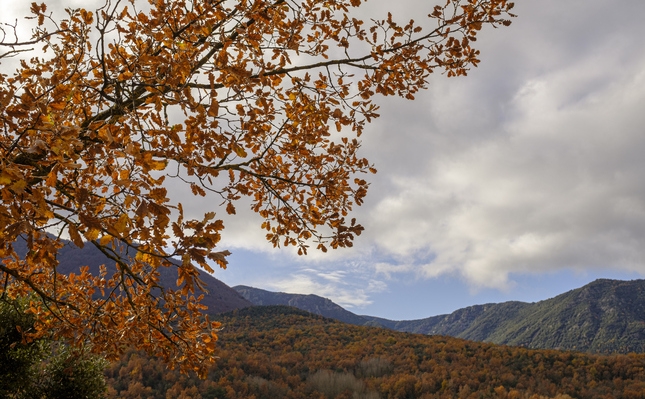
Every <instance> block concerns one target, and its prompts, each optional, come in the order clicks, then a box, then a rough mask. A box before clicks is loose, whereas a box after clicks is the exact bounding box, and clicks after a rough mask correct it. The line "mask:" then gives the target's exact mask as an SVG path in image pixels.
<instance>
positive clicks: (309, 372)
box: [108, 306, 645, 399]
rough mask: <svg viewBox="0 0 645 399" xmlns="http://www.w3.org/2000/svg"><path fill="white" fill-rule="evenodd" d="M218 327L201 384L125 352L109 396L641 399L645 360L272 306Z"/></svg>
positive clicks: (112, 376) (229, 317) (112, 371)
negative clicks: (398, 328)
mask: <svg viewBox="0 0 645 399" xmlns="http://www.w3.org/2000/svg"><path fill="white" fill-rule="evenodd" d="M220 321H221V322H222V323H223V325H224V329H223V330H222V332H221V334H220V337H221V341H220V350H219V352H218V356H219V360H218V362H217V365H216V366H215V367H213V368H211V369H210V371H209V373H208V378H207V379H206V380H204V381H200V380H197V379H192V378H190V377H187V376H181V375H179V374H177V373H175V372H172V371H169V370H167V369H166V368H165V367H164V365H163V364H162V363H161V362H159V361H158V360H157V359H149V358H146V357H145V356H143V355H142V354H140V353H137V352H134V351H132V352H129V353H128V354H126V356H124V357H123V358H122V359H121V360H120V361H119V362H116V363H113V364H112V366H111V367H110V368H109V370H108V382H109V385H110V395H111V397H114V398H117V397H118V398H126V399H127V398H138V397H141V398H166V397H173V398H203V399H213V398H222V399H223V398H227V399H233V398H256V399H260V398H267V399H269V398H303V399H304V398H317V399H324V398H348V399H349V398H366V399H376V398H460V399H468V398H473V399H474V398H518V399H519V398H530V399H540V398H556V397H557V398H567V397H572V398H590V399H591V398H594V399H597V398H607V399H609V398H643V397H645V355H613V356H602V355H588V354H583V353H578V352H564V351H556V350H529V349H525V348H518V347H506V346H497V345H492V344H485V343H477V342H469V341H465V340H461V339H457V338H449V337H441V336H424V335H417V334H409V333H400V332H393V331H388V330H384V329H380V328H372V327H360V326H352V325H347V324H343V323H340V322H337V321H333V320H330V319H326V318H322V317H320V316H314V315H311V314H309V313H306V312H303V311H300V310H296V309H293V308H286V307H280V306H276V307H273V306H270V307H254V308H247V309H242V310H239V311H236V312H234V313H231V314H228V315H226V316H223V317H221V318H220ZM166 395H168V396H166ZM567 395H568V396H567Z"/></svg>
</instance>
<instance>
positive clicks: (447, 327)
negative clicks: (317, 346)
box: [233, 279, 645, 353]
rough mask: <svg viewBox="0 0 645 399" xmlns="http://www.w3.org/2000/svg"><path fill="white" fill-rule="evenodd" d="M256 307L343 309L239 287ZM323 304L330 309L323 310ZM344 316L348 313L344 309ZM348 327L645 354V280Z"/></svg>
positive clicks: (356, 319)
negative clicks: (545, 297) (423, 316)
mask: <svg viewBox="0 0 645 399" xmlns="http://www.w3.org/2000/svg"><path fill="white" fill-rule="evenodd" d="M233 289H235V290H237V291H238V292H240V294H241V295H242V296H244V297H245V298H246V299H247V300H249V301H250V302H252V303H253V304H254V305H256V306H257V305H289V306H294V307H297V308H299V309H302V310H306V311H309V312H311V313H315V314H319V315H322V316H325V317H330V318H335V319H337V320H340V319H339V318H337V317H335V316H334V314H333V313H329V312H326V309H328V308H333V309H334V312H336V313H339V312H340V311H339V310H338V309H337V308H340V309H342V307H340V306H339V305H336V304H334V303H333V302H331V301H330V300H329V299H326V298H322V297H318V296H316V295H302V294H287V293H273V292H271V291H266V290H260V289H257V288H252V287H247V286H236V287H233ZM321 300H325V301H328V302H330V303H331V304H333V305H335V307H334V306H332V305H330V304H328V305H326V306H320V303H321ZM343 310H344V309H343ZM344 311H345V312H344V313H342V314H343V317H344V318H345V320H341V321H345V322H348V323H351V324H356V325H367V326H376V327H384V328H389V329H391V330H395V331H401V332H410V333H418V334H427V335H448V336H452V337H457V338H463V339H467V340H472V341H481V342H491V343H495V344H504V345H512V346H522V347H527V348H541V349H569V350H579V351H585V352H594V353H628V352H640V353H642V352H645V280H630V281H624V280H610V279H598V280H596V281H593V282H591V283H589V284H587V285H585V286H583V287H580V288H577V289H574V290H570V291H567V292H565V293H563V294H560V295H557V296H555V297H553V298H549V299H545V300H543V301H539V302H533V303H528V302H519V301H509V302H502V303H488V304H483V305H473V306H469V307H465V308H461V309H458V310H456V311H455V312H452V313H450V314H444V315H437V316H432V317H428V318H424V319H417V320H389V319H384V318H379V317H374V316H366V315H356V314H354V313H352V312H349V311H347V310H344Z"/></svg>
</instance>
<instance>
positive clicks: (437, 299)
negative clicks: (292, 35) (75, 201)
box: [0, 0, 645, 320]
mask: <svg viewBox="0 0 645 399" xmlns="http://www.w3.org/2000/svg"><path fill="white" fill-rule="evenodd" d="M22 3H23V2H22V1H17V0H10V1H9V2H8V3H5V1H3V4H8V7H7V6H5V7H3V8H4V9H5V10H8V11H7V12H6V13H5V16H4V17H2V18H0V19H2V20H7V19H6V17H7V16H11V15H12V12H13V13H16V15H17V13H18V10H19V5H21V4H22ZM82 3H85V2H79V1H71V0H70V1H64V0H59V1H57V2H56V4H65V5H69V6H72V7H76V6H79V5H81V4H82ZM430 3H432V4H434V3H433V2H428V1H422V0H400V1H398V2H397V6H396V10H390V11H392V12H393V15H394V18H395V19H396V18H397V17H400V18H401V20H403V21H406V20H407V19H409V18H410V17H411V16H415V17H416V16H419V15H425V14H427V13H428V11H429V10H430V9H431V5H432V4H430ZM52 4H53V3H52ZM388 4H390V5H391V4H392V3H391V2H389V3H388V2H387V1H384V0H383V1H380V0H379V1H371V0H370V1H368V2H367V3H366V4H365V5H364V7H366V8H365V12H368V13H369V14H370V15H376V16H386V15H387V11H388ZM428 4H430V5H428ZM50 8H51V7H50ZM514 12H515V13H516V14H517V15H518V17H517V18H515V19H514V20H513V24H512V25H511V26H510V27H508V28H503V29H486V30H485V31H484V32H483V33H482V34H481V36H480V38H479V40H478V41H477V46H478V48H479V49H480V50H481V56H480V59H481V61H482V62H481V64H480V66H479V67H477V68H474V69H472V70H471V71H470V72H469V74H468V76H467V77H460V78H450V79H448V78H446V77H445V76H442V75H439V74H437V75H435V76H433V77H432V78H431V80H430V82H429V87H428V89H427V90H425V91H423V92H421V93H419V94H418V95H417V96H416V97H417V98H416V100H414V101H408V100H403V99H395V98H387V99H383V98H380V99H377V101H379V102H380V105H381V110H380V114H381V117H380V118H379V119H377V120H375V121H374V122H373V123H372V124H371V125H370V126H368V127H367V128H366V130H365V133H364V134H363V136H361V139H362V145H363V147H362V155H363V156H364V157H366V158H368V159H369V160H370V161H372V162H373V163H374V164H375V166H376V168H377V169H378V170H379V172H378V173H377V174H376V175H373V176H370V177H369V181H370V183H371V186H370V190H369V192H368V197H367V199H366V201H365V204H364V205H363V206H361V207H360V208H358V209H355V211H354V214H353V216H355V217H356V218H357V219H358V220H359V222H360V223H361V224H362V225H363V226H364V227H365V232H364V233H363V234H362V235H361V236H360V237H358V238H357V240H356V242H355V245H354V247H353V248H351V249H342V250H336V251H330V252H328V253H326V254H323V253H312V252H313V251H311V252H310V254H309V255H307V256H305V257H302V256H301V257H299V256H297V255H296V254H295V252H294V251H293V250H292V249H285V248H280V249H274V248H273V247H272V246H271V244H269V243H268V242H266V241H265V240H264V238H263V235H264V233H263V232H262V230H260V228H259V225H260V223H261V220H260V219H259V217H258V216H257V215H254V214H253V213H252V212H250V211H249V212H246V213H245V212H243V211H241V210H240V209H238V215H236V216H235V218H234V219H230V220H227V228H226V230H225V231H224V234H223V240H222V242H221V245H220V247H221V248H222V249H228V250H230V251H231V252H232V253H233V255H231V257H230V258H229V262H230V263H229V267H228V269H226V270H217V271H216V272H215V277H217V278H218V279H220V280H222V281H224V282H225V283H227V284H228V285H230V286H234V285H238V284H243V285H249V286H253V287H257V288H262V289H267V290H272V291H283V292H290V293H301V294H317V295H320V296H324V297H327V298H330V299H332V300H333V301H334V302H336V303H338V304H340V305H341V306H343V307H345V308H346V309H348V310H350V311H353V312H355V313H358V314H369V315H373V316H380V317H386V318H389V319H397V320H403V319H418V318H423V317H429V316H433V315H438V314H445V313H449V312H452V311H454V310H456V309H458V308H461V307H465V306H470V305H474V304H481V303H489V302H502V301H510V300H519V301H528V302H534V301H539V300H543V299H547V298H550V297H553V296H555V295H558V294H560V293H563V292H565V291H568V290H571V289H574V288H578V287H580V286H582V285H584V284H587V283H589V282H591V281H593V280H595V279H597V278H616V279H637V278H644V276H645V244H644V243H643V238H644V237H645V179H644V178H643V175H644V172H645V156H644V155H643V154H645V128H644V126H645V112H644V111H645V47H644V46H643V44H642V42H643V37H645V24H643V23H642V17H643V16H645V2H643V1H642V0H623V1H621V2H620V4H617V3H616V2H615V1H610V0H565V1H562V0H557V1H556V0H519V1H516V7H515V9H514ZM189 201H192V202H188V203H184V206H185V207H186V208H187V207H190V208H191V209H196V210H203V211H207V210H211V209H210V208H213V206H214V203H215V202H216V200H209V199H192V200H189ZM215 210H217V209H215Z"/></svg>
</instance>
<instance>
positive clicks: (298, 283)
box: [260, 268, 386, 309]
mask: <svg viewBox="0 0 645 399" xmlns="http://www.w3.org/2000/svg"><path fill="white" fill-rule="evenodd" d="M357 274H361V272H360V271H359V270H357V269H356V268H353V270H352V268H350V269H349V270H324V269H316V268H302V269H300V270H298V271H296V272H294V273H291V274H290V275H288V276H285V277H282V278H276V279H273V280H271V281H264V282H262V283H260V284H261V286H262V287H264V288H266V289H270V290H274V291H279V292H287V293H294V294H315V295H319V296H322V297H325V298H329V299H331V300H332V301H334V302H335V303H337V304H339V305H340V306H342V307H345V308H349V309H353V308H354V309H355V308H361V307H365V306H367V305H370V304H371V303H372V301H371V300H370V295H371V294H374V293H377V292H381V291H384V290H385V289H386V285H385V284H384V283H383V282H381V281H379V280H376V279H370V278H368V277H366V276H365V275H362V276H358V275H357ZM365 281H367V284H364V282H365Z"/></svg>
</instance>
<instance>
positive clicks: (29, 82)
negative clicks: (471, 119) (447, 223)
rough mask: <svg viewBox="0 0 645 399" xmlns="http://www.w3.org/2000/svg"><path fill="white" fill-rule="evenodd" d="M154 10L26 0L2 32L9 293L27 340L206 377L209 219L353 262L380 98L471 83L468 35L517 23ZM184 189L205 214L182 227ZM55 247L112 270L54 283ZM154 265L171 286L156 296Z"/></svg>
mask: <svg viewBox="0 0 645 399" xmlns="http://www.w3.org/2000/svg"><path fill="white" fill-rule="evenodd" d="M148 3H149V4H141V3H139V2H136V1H135V0H130V1H118V0H117V1H113V0H106V3H105V4H104V5H103V6H102V7H101V8H99V9H97V10H94V11H88V10H85V9H82V8H81V9H68V10H66V13H67V16H66V17H65V18H62V19H58V18H55V17H54V15H53V14H52V13H50V12H49V11H48V9H47V5H46V4H44V3H43V4H36V3H34V4H33V5H32V7H31V12H32V18H33V21H34V24H35V26H34V29H33V35H32V37H31V38H28V39H25V40H19V39H18V36H19V35H18V34H17V28H16V26H15V25H3V27H2V30H0V49H3V50H6V51H5V52H4V53H0V62H2V61H4V60H6V59H8V58H10V57H14V58H18V59H19V63H20V66H19V68H18V69H17V70H16V71H15V72H10V71H8V70H5V69H2V70H0V226H3V228H2V229H1V230H0V259H3V262H2V263H0V279H2V281H4V282H5V284H4V286H3V287H4V288H2V290H3V291H2V292H3V293H4V292H6V293H7V294H8V295H10V296H12V297H16V296H21V295H27V294H30V293H35V294H36V295H38V296H39V297H40V298H41V299H42V301H43V303H44V304H45V306H43V307H41V308H40V309H41V310H40V311H38V312H35V313H33V314H34V316H35V317H36V318H37V323H36V329H37V330H38V331H53V332H54V333H55V334H56V335H57V336H60V337H64V338H66V339H67V340H69V341H70V342H73V343H75V344H76V345H79V344H80V343H81V342H82V341H84V340H85V339H87V337H91V339H92V342H93V346H92V347H93V348H94V350H97V351H101V352H105V353H111V354H118V353H120V352H122V350H123V349H124V348H126V347H128V346H129V345H136V346H137V347H139V348H141V349H145V350H146V351H147V352H148V353H151V354H155V355H158V356H162V357H164V358H165V359H166V360H168V361H169V362H171V363H172V364H173V365H175V366H179V367H180V368H182V369H183V370H202V371H203V370H204V369H205V368H206V367H207V365H208V364H211V363H212V362H213V361H214V356H213V353H214V350H215V347H214V345H215V341H216V338H217V335H216V330H217V327H218V325H217V323H214V322H211V321H210V320H208V318H205V317H202V316H201V313H200V311H201V310H203V307H202V306H201V305H200V304H199V302H200V298H199V296H197V295H195V294H194V293H195V288H201V283H202V282H201V281H200V279H199V278H198V272H197V269H196V268H197V267H202V268H204V269H205V270H207V271H212V266H211V265H213V264H215V265H218V266H220V267H226V263H227V262H226V256H227V255H228V254H229V252H228V251H226V250H219V249H218V248H217V245H218V243H219V242H220V240H221V233H222V231H223V229H224V222H223V219H222V218H221V215H220V216H218V215H217V214H216V212H215V211H218V212H220V213H227V214H230V215H233V214H236V213H237V209H236V204H239V203H240V201H241V200H242V199H243V198H245V199H246V200H247V203H249V204H250V209H251V210H252V211H253V212H256V213H257V214H258V215H259V216H260V217H261V218H262V220H263V221H262V223H261V226H260V227H261V228H262V229H264V230H265V231H266V238H267V240H268V241H269V242H270V243H272V244H273V245H274V246H279V245H285V246H290V245H293V246H296V247H297V248H298V252H299V253H301V254H305V253H306V252H307V250H308V248H309V247H310V246H312V245H313V246H315V248H317V249H320V250H322V251H326V250H327V249H328V248H339V247H351V246H352V244H353V240H354V238H355V237H356V236H358V235H359V234H360V233H361V232H362V230H363V227H362V226H361V225H360V224H359V223H358V222H357V221H356V220H355V219H354V218H352V217H350V212H351V211H352V209H353V208H354V207H355V206H358V205H360V204H361V203H362V202H363V200H364V198H365V195H366V193H367V188H368V185H369V184H368V182H367V180H366V179H365V178H363V177H364V175H365V174H368V173H373V172H375V171H376V170H375V169H374V167H373V165H371V164H370V163H369V161H368V160H366V159H365V158H363V157H361V156H360V155H359V152H358V150H359V148H360V141H359V137H358V136H360V135H361V134H362V133H363V131H364V129H365V126H366V124H367V123H369V122H370V121H372V120H373V119H374V118H376V117H378V113H377V110H378V105H377V104H376V103H375V101H374V100H375V96H376V94H382V95H385V96H388V95H398V96H402V97H404V98H408V99H413V98H414V94H415V93H416V92H417V91H418V90H420V89H422V88H424V87H425V86H426V84H427V83H428V79H429V76H430V75H431V74H432V73H433V72H434V71H435V70H439V71H443V72H444V73H445V74H446V75H447V76H460V75H465V74H466V72H467V70H468V68H469V67H471V66H476V65H477V63H478V62H479V60H478V58H477V57H478V54H479V52H478V50H476V49H475V48H474V47H473V46H472V43H473V42H474V41H475V39H476V36H477V35H478V33H479V31H480V30H481V29H482V28H483V27H484V26H486V25H489V26H504V25H508V24H509V19H508V18H510V17H511V16H512V14H511V13H510V10H511V8H512V6H513V4H512V3H510V2H508V1H507V0H448V1H447V2H446V3H445V4H444V5H443V6H438V7H435V8H433V9H432V10H431V11H430V14H429V15H428V18H427V20H426V21H424V22H422V23H421V24H418V23H417V22H414V21H409V22H408V23H405V24H400V23H397V22H396V21H394V20H393V18H392V16H391V15H389V16H388V17H387V19H383V20H380V21H372V22H371V23H369V24H366V23H365V22H364V21H361V20H358V19H357V18H355V17H353V11H352V9H353V8H356V7H359V6H360V5H361V4H362V1H361V0H303V1H287V0H254V1H250V0H239V1H238V0H235V1H233V0H220V1H212V0H173V1H169V0H149V1H148ZM14 37H15V38H16V39H15V40H14ZM36 46H37V47H38V50H39V51H40V53H36V54H35V55H33V56H32V57H31V58H28V57H27V54H30V53H29V52H25V51H26V50H28V49H30V48H33V47H36ZM31 54H33V53H31ZM177 185H179V186H181V187H183V188H185V190H184V191H186V192H187V193H192V195H194V196H206V195H208V196H209V197H210V198H211V203H213V204H214V205H213V208H214V209H209V210H206V211H205V212H204V214H203V216H196V217H194V216H193V211H192V210H191V212H185V211H184V204H182V202H181V201H178V200H177V199H176V198H175V199H173V198H172V195H171V194H170V193H169V187H176V186H177ZM45 232H55V233H56V234H57V235H56V236H55V237H53V236H51V235H48V234H45ZM65 236H67V237H69V238H70V239H71V240H72V241H73V242H74V244H75V245H77V246H79V247H82V246H84V245H93V246H96V247H97V248H99V249H100V250H101V251H102V252H103V253H104V254H105V255H106V256H107V257H109V258H110V259H111V260H113V261H114V262H115V263H116V264H117V266H118V271H117V273H116V274H113V275H107V274H106V273H102V274H100V275H90V274H89V273H87V271H82V272H81V273H80V274H75V275H69V276H66V275H62V274H60V273H57V272H56V267H57V264H58V261H57V254H58V252H59V250H60V248H61V246H62V243H61V237H65ZM18 237H24V238H25V240H26V242H27V247H28V253H27V256H26V257H24V258H20V257H18V256H17V254H16V252H15V250H14V248H13V247H12V243H13V242H15V240H16V239H18ZM172 258H178V259H181V265H179V266H176V265H175V264H173V262H172V261H171V259H172ZM160 267H171V268H175V269H176V271H177V282H178V284H177V285H178V287H164V286H161V285H160V284H159V281H158V272H157V270H158V269H159V268H160ZM179 286H180V287H179ZM155 291H156V292H158V294H156V295H155V294H153V292H155ZM98 292H100V293H101V296H102V297H103V299H102V300H100V301H99V300H94V299H92V298H93V295H92V294H94V293H98Z"/></svg>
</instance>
